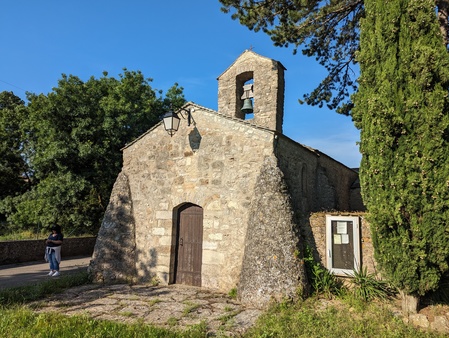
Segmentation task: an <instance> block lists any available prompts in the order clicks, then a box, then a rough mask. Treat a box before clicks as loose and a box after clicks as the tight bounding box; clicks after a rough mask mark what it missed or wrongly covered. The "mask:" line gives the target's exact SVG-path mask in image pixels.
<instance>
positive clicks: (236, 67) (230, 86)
mask: <svg viewBox="0 0 449 338" xmlns="http://www.w3.org/2000/svg"><path fill="white" fill-rule="evenodd" d="M284 69H285V68H284V66H282V64H281V63H280V62H278V61H274V60H272V59H269V58H266V57H263V56H260V55H258V54H256V53H254V52H252V51H249V50H247V51H245V52H244V53H243V54H242V55H240V57H239V58H238V59H237V60H236V61H235V62H234V63H233V64H232V65H231V66H230V67H229V68H228V69H227V70H226V71H225V72H224V73H223V74H221V75H220V76H219V77H218V112H219V113H221V114H224V115H228V116H230V117H243V116H242V113H241V111H240V109H241V108H242V105H243V100H242V99H241V96H242V94H243V87H242V85H243V82H242V83H240V82H239V81H237V79H238V76H239V75H242V74H243V75H245V74H252V78H253V80H254V86H253V87H254V118H253V119H252V123H254V124H256V125H258V126H261V127H265V128H268V129H270V130H276V131H278V132H282V123H283V116H284V86H285V84H284ZM247 76H250V75H247ZM245 79H246V78H245ZM243 119H244V117H243Z"/></svg>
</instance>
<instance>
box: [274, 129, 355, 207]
mask: <svg viewBox="0 0 449 338" xmlns="http://www.w3.org/2000/svg"><path fill="white" fill-rule="evenodd" d="M275 148H276V154H277V156H278V158H279V166H280V168H281V170H282V171H283V172H284V175H285V177H286V182H287V185H288V187H289V190H290V193H291V195H292V198H293V200H294V207H295V210H296V211H297V212H299V214H301V215H304V216H307V214H308V213H309V212H311V211H320V210H350V209H351V206H350V190H351V185H352V183H353V182H354V181H356V180H357V177H358V174H357V173H356V172H355V171H353V170H351V169H350V168H348V167H346V166H344V165H343V164H341V163H339V162H337V161H335V160H333V159H332V158H330V157H328V156H326V155H324V154H321V153H316V152H314V151H313V150H312V149H309V148H307V147H305V146H302V145H300V144H298V143H296V142H294V141H292V140H290V139H289V138H287V137H284V136H282V135H278V142H277V145H276V146H275Z"/></svg>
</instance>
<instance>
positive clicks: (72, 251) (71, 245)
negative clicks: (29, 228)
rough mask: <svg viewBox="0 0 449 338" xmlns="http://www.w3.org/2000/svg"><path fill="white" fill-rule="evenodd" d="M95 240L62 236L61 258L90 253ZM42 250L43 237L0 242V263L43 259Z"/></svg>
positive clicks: (94, 238) (93, 238)
mask: <svg viewBox="0 0 449 338" xmlns="http://www.w3.org/2000/svg"><path fill="white" fill-rule="evenodd" d="M95 240H96V237H79V238H64V243H63V246H62V248H61V256H62V259H64V258H65V257H75V256H90V255H92V252H93V251H94V245H95ZM44 251H45V240H44V239H39V240H23V241H4V242H0V265H5V264H15V263H23V262H33V261H43V260H44Z"/></svg>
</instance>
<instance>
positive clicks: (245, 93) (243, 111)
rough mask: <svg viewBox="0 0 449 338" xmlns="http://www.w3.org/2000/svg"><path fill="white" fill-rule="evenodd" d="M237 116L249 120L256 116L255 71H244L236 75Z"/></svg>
mask: <svg viewBox="0 0 449 338" xmlns="http://www.w3.org/2000/svg"><path fill="white" fill-rule="evenodd" d="M236 97H237V100H236V104H237V107H236V112H235V117H237V118H240V119H242V120H248V119H251V118H253V117H254V73H253V72H244V73H241V74H239V75H237V77H236Z"/></svg>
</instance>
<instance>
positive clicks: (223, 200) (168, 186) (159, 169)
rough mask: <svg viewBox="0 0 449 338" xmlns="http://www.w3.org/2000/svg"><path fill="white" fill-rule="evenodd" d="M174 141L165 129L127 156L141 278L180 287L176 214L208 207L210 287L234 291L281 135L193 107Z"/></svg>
mask: <svg viewBox="0 0 449 338" xmlns="http://www.w3.org/2000/svg"><path fill="white" fill-rule="evenodd" d="M192 108H195V111H194V112H193V113H192V118H193V120H194V122H195V123H194V124H192V125H191V126H190V127H188V126H187V125H186V123H185V121H184V120H182V121H181V126H180V128H179V130H178V132H177V133H176V134H175V135H174V136H173V137H172V138H170V136H169V135H167V133H166V132H165V130H164V128H163V126H162V125H159V126H157V127H156V128H154V129H153V130H151V132H149V133H147V134H146V135H144V136H142V137H141V138H140V139H139V140H138V141H137V142H135V143H133V144H130V145H129V146H128V147H127V148H126V149H124V154H123V157H124V166H123V171H124V173H125V174H126V175H127V177H128V178H129V187H130V192H131V195H132V201H133V216H134V220H135V225H136V253H137V257H136V260H137V267H136V268H137V274H138V278H139V279H140V280H141V281H147V280H150V279H151V278H153V277H155V276H156V277H157V278H158V279H159V280H160V282H161V283H163V284H166V283H171V282H172V281H173V277H174V276H173V268H172V269H171V267H173V266H174V264H173V261H174V248H175V243H176V238H175V235H174V233H175V232H174V231H173V227H174V226H175V222H174V221H173V219H174V216H175V215H174V210H175V209H176V208H177V207H179V206H180V205H182V204H183V203H187V202H188V203H193V204H195V205H198V206H200V207H201V208H203V213H204V214H203V257H202V271H201V273H202V286H204V287H209V288H214V289H219V290H222V291H225V292H227V291H229V290H230V289H232V288H234V287H236V285H237V284H238V281H239V278H240V272H241V265H242V258H243V248H244V243H245V236H246V232H247V224H248V218H249V207H250V204H251V201H252V199H253V196H254V186H255V183H256V178H257V177H258V175H259V172H260V170H261V167H262V164H263V159H264V158H265V157H266V156H272V154H273V148H272V144H273V133H271V132H267V131H266V130H263V129H258V128H254V127H252V126H250V125H249V124H248V123H245V122H243V121H239V122H238V123H236V121H235V120H232V119H231V118H226V117H224V116H222V115H219V114H217V113H215V112H213V111H210V110H207V109H204V108H202V107H199V106H196V105H195V106H192Z"/></svg>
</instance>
